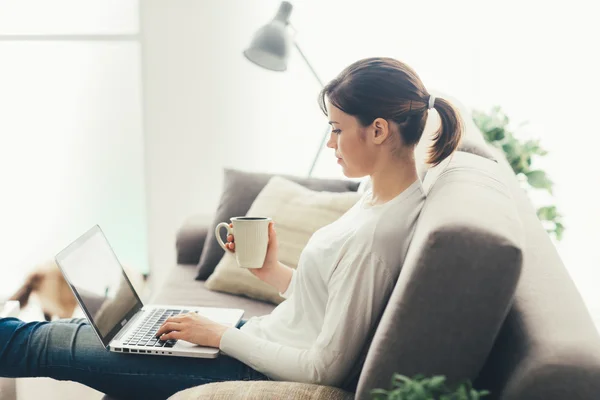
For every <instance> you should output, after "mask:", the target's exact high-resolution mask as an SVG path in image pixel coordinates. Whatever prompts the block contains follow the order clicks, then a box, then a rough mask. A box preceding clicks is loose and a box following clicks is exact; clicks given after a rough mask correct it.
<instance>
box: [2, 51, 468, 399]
mask: <svg viewBox="0 0 600 400" xmlns="http://www.w3.org/2000/svg"><path fill="white" fill-rule="evenodd" d="M319 103H320V106H321V108H322V110H323V112H324V113H325V114H326V115H327V116H328V117H329V119H330V121H329V123H330V124H331V126H332V131H331V135H330V138H329V141H328V142H327V146H328V147H329V148H331V149H333V150H334V153H335V156H336V157H337V161H338V163H339V164H340V165H341V166H342V168H343V171H344V175H345V176H347V177H351V178H357V177H363V176H369V177H370V179H371V188H370V189H369V190H367V191H366V192H365V193H364V194H363V195H362V197H361V199H360V200H359V201H358V202H357V203H356V205H355V206H353V207H352V208H351V209H350V210H349V211H348V212H347V213H345V214H344V215H343V216H342V217H341V218H340V219H339V220H337V221H335V222H334V223H332V224H330V225H328V226H325V227H323V228H322V229H319V230H318V231H317V232H315V233H314V235H313V236H312V237H311V239H310V240H309V242H308V244H307V245H306V247H305V249H304V250H303V252H302V254H301V257H300V260H299V263H298V268H297V269H296V270H293V269H291V268H289V267H287V266H285V265H283V264H282V263H280V262H279V261H278V257H277V234H276V232H275V229H274V226H273V224H271V225H270V226H269V246H268V252H267V256H266V259H265V263H264V266H263V267H262V268H261V269H258V270H251V271H252V272H253V273H254V274H255V275H256V276H257V277H259V278H260V279H262V280H263V281H265V282H267V283H269V284H270V285H272V286H274V287H275V288H276V289H277V290H278V291H279V292H280V294H281V295H282V296H283V297H285V298H286V299H287V300H286V301H284V302H282V303H281V304H280V305H279V306H278V307H276V308H275V309H274V310H273V312H272V313H271V314H269V315H266V316H262V317H254V318H251V319H250V320H248V321H242V323H241V324H240V325H239V326H238V327H237V328H228V327H225V326H222V325H219V324H217V323H215V322H213V321H210V320H208V319H206V318H204V317H201V316H198V315H195V314H194V315H184V316H177V317H173V318H170V319H168V320H167V321H166V322H165V324H164V325H163V326H162V327H161V328H160V329H159V331H158V332H157V336H161V335H162V337H161V339H163V340H168V339H183V340H187V341H189V342H193V343H197V344H199V345H208V346H214V347H219V348H220V349H221V350H222V351H223V352H224V353H225V354H224V355H221V356H220V357H218V358H217V359H209V360H207V359H192V358H174V357H173V358H171V357H151V356H132V355H125V354H118V353H109V352H107V351H106V350H105V349H104V348H103V347H102V345H101V344H100V343H99V341H98V339H97V338H96V336H95V335H94V332H93V331H92V329H90V326H89V325H88V324H87V323H86V322H84V321H83V320H61V321H57V322H51V323H47V322H34V323H24V322H22V321H20V320H18V319H15V318H5V319H3V320H0V376H10V377H24V376H48V377H52V378H55V379H60V380H73V381H78V382H81V383H83V384H85V385H88V386H91V387H93V388H95V389H98V390H100V391H102V392H104V393H108V394H111V395H113V396H116V397H139V398H146V399H152V398H166V397H168V396H170V395H171V394H173V393H175V392H177V391H179V390H182V389H185V388H188V387H192V386H196V385H201V384H204V383H209V382H214V381H225V380H267V379H273V380H286V381H296V382H312V383H319V384H324V385H332V386H338V387H343V388H347V389H351V390H352V389H354V387H355V385H356V380H357V378H358V374H359V373H360V370H361V367H362V364H363V362H364V359H365V356H366V352H367V350H368V347H369V344H370V341H371V339H372V336H373V334H374V331H375V328H376V326H377V323H378V321H379V318H380V316H381V313H382V312H383V309H384V307H385V305H386V303H387V301H388V299H389V296H390V294H391V292H392V288H393V287H394V282H395V281H396V279H397V277H398V274H399V273H400V268H401V266H402V264H403V262H404V256H405V254H406V251H407V248H408V245H409V242H410V239H411V236H412V233H413V230H414V226H415V223H416V221H417V218H418V215H419V213H420V210H421V207H422V205H423V201H424V199H425V195H424V192H423V189H422V186H421V181H420V180H419V177H418V175H417V167H416V164H415V157H414V150H415V147H416V145H417V143H418V142H419V139H420V138H421V135H422V133H423V129H424V127H425V121H426V119H427V115H428V112H429V109H432V108H435V110H436V111H437V112H438V114H439V115H440V117H441V127H440V129H439V131H438V132H437V134H436V136H435V137H434V142H433V145H432V148H431V152H430V154H429V156H430V157H429V163H431V164H434V165H435V164H438V163H439V162H441V161H442V160H443V159H444V158H446V157H447V156H449V155H450V154H452V152H454V151H455V149H456V147H457V144H458V142H459V140H460V137H461V131H462V123H461V120H460V118H459V116H458V114H457V112H456V111H455V109H454V108H453V107H452V106H451V105H450V103H448V102H447V101H445V100H443V99H440V98H434V97H433V96H430V95H429V94H428V92H427V90H425V87H424V86H423V84H422V83H421V81H420V79H419V77H418V76H417V74H416V73H415V72H414V71H413V70H412V69H411V68H409V67H408V66H406V65H405V64H403V63H401V62H399V61H397V60H394V59H390V58H369V59H363V60H360V61H358V62H356V63H354V64H352V65H350V66H349V67H347V68H346V69H345V70H344V71H342V72H341V74H340V75H339V76H338V77H337V78H335V79H334V80H333V81H331V82H330V83H329V84H328V85H327V86H326V87H325V88H324V89H323V90H322V92H321V94H320V96H319ZM227 246H228V249H229V251H231V252H234V251H235V240H234V238H233V237H232V236H229V237H228V244H227Z"/></svg>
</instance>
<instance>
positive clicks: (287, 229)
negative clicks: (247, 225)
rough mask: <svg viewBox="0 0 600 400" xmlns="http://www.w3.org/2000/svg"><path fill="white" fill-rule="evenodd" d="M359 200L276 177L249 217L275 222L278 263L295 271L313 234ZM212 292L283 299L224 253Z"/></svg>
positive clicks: (209, 285)
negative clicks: (265, 217) (266, 217)
mask: <svg viewBox="0 0 600 400" xmlns="http://www.w3.org/2000/svg"><path fill="white" fill-rule="evenodd" d="M359 198H360V194H359V193H356V192H345V193H333V192H317V191H314V190H310V189H307V188H305V187H303V186H302V185H299V184H297V183H295V182H292V181H290V180H288V179H285V178H282V177H278V176H275V177H273V178H271V179H270V180H269V183H268V184H267V185H266V186H265V188H264V189H263V190H262V191H261V192H260V194H259V195H258V196H257V197H256V200H255V201H254V203H253V204H252V207H250V210H249V211H248V214H247V215H249V216H250V215H255V216H258V215H259V216H268V217H271V218H273V221H274V222H275V227H276V229H277V240H278V242H279V248H278V255H279V261H281V262H282V263H284V264H285V265H287V266H289V267H291V268H296V267H297V265H298V261H299V259H300V254H301V253H302V250H303V249H304V247H305V246H306V244H307V243H308V240H309V239H310V237H311V236H312V234H313V233H314V232H315V231H317V230H318V229H320V228H321V227H323V226H325V225H328V224H330V223H332V222H334V221H335V220H337V219H338V218H340V217H341V216H342V215H343V214H344V213H345V212H346V211H348V210H349V209H350V208H351V207H352V206H353V205H354V204H355V203H356V202H357V201H358V199H359ZM205 285H206V287H207V288H208V289H210V290H217V291H220V292H227V293H231V294H237V295H245V296H247V297H250V298H254V299H258V300H263V301H269V302H272V303H275V304H279V303H281V302H282V301H283V298H282V297H281V296H279V292H278V291H277V289H275V288H274V287H272V286H270V285H268V284H267V283H265V282H263V281H261V280H260V279H258V278H257V277H255V276H254V275H253V274H252V273H251V272H250V271H248V270H247V269H245V268H240V267H239V266H238V265H237V261H236V260H235V255H234V254H232V253H229V252H227V253H225V255H224V256H223V257H222V258H221V261H220V262H219V264H218V265H217V268H216V269H215V271H214V272H213V274H212V275H211V276H210V277H209V278H208V279H207V281H206V283H205Z"/></svg>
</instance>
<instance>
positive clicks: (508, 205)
mask: <svg viewBox="0 0 600 400" xmlns="http://www.w3.org/2000/svg"><path fill="white" fill-rule="evenodd" d="M423 183H424V186H425V189H426V191H428V195H427V199H426V201H425V204H424V206H423V210H422V212H421V215H420V217H419V221H418V223H417V227H416V229H415V233H414V236H413V239H412V242H411V245H410V247H409V250H408V253H407V256H406V259H405V262H404V265H403V267H402V270H401V272H400V276H399V277H398V281H397V283H396V286H395V288H394V291H393V293H392V295H391V298H390V300H389V302H388V305H387V307H386V309H385V311H384V313H383V316H382V318H381V321H380V323H379V326H378V328H377V330H376V332H375V335H374V337H373V341H372V342H371V346H370V348H369V352H368V354H367V358H366V360H365V364H364V366H363V370H362V373H361V376H360V378H359V382H358V387H357V398H359V399H363V398H369V392H370V390H371V389H374V388H389V385H390V381H391V378H392V375H393V374H394V373H401V374H403V375H407V376H414V375H416V374H424V375H437V374H442V375H446V377H447V378H448V380H449V381H455V380H457V379H464V378H469V379H472V380H473V379H475V378H476V377H477V374H478V372H479V371H480V369H481V368H482V366H483V364H484V362H485V360H486V358H487V356H488V354H489V352H490V350H491V348H492V346H493V343H494V340H495V338H496V336H497V334H498V332H499V330H500V328H501V326H502V323H503V321H504V318H505V317H506V314H507V313H508V310H509V308H510V305H511V301H512V298H513V294H514V292H515V289H516V286H517V282H518V278H519V274H520V271H521V261H522V258H521V243H522V240H523V238H522V228H521V223H520V221H519V219H518V216H517V212H516V208H515V206H514V201H513V199H512V197H511V195H510V192H509V190H508V188H507V186H506V184H505V183H504V182H503V179H502V177H501V173H500V171H499V166H498V163H497V162H495V161H492V160H489V159H486V158H484V157H481V156H477V155H474V154H470V153H465V152H456V153H455V154H454V155H453V156H452V157H451V158H450V159H448V160H447V161H446V162H444V163H442V164H440V165H439V166H438V167H435V168H432V169H430V170H429V171H428V172H427V175H426V177H425V181H424V182H423Z"/></svg>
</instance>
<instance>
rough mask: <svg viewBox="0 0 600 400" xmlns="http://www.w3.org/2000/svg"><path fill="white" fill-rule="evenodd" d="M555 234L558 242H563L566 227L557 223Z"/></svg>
mask: <svg viewBox="0 0 600 400" xmlns="http://www.w3.org/2000/svg"><path fill="white" fill-rule="evenodd" d="M555 225H556V226H555V228H554V234H555V235H556V239H557V240H562V237H563V233H564V232H565V226H564V225H563V224H561V223H560V222H556V223H555Z"/></svg>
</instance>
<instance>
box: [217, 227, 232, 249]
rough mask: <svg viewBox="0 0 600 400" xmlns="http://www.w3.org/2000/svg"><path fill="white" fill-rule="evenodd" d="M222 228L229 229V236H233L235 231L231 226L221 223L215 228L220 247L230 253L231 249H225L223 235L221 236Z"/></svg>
mask: <svg viewBox="0 0 600 400" xmlns="http://www.w3.org/2000/svg"><path fill="white" fill-rule="evenodd" d="M222 227H225V228H227V234H228V235H233V229H232V228H231V227H230V226H229V224H228V223H227V222H220V223H219V224H218V225H217V227H216V228H215V236H216V237H217V242H219V245H220V246H221V247H222V248H223V250H225V251H229V249H228V248H227V247H225V243H224V242H223V239H221V235H220V234H219V233H220V231H221V228H222Z"/></svg>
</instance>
